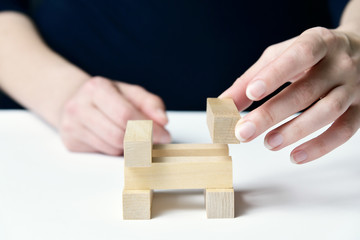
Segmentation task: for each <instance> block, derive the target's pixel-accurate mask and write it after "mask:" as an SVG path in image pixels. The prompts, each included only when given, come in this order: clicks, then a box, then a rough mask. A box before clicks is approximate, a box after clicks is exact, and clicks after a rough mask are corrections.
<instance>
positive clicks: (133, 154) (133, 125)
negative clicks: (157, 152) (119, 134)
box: [124, 120, 153, 167]
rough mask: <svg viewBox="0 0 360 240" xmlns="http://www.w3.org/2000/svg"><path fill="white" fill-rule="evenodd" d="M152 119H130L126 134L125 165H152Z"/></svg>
mask: <svg viewBox="0 0 360 240" xmlns="http://www.w3.org/2000/svg"><path fill="white" fill-rule="evenodd" d="M152 133H153V122H152V121H151V120H130V121H128V122H127V125H126V131H125V136H124V160H125V167H150V166H151V161H152Z"/></svg>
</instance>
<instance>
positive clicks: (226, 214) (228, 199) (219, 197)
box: [205, 188, 235, 218]
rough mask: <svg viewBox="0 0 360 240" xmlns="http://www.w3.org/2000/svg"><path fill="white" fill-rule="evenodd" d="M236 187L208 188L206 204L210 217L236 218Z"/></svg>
mask: <svg viewBox="0 0 360 240" xmlns="http://www.w3.org/2000/svg"><path fill="white" fill-rule="evenodd" d="M234 198H235V197H234V189H233V188H231V189H206V190H205V205H206V214H207V217H208V218H234V215H235V208H234V202H235V199H234Z"/></svg>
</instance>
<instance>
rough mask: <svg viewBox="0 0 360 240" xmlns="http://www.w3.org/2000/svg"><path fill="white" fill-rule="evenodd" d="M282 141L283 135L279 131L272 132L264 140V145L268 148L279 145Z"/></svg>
mask: <svg viewBox="0 0 360 240" xmlns="http://www.w3.org/2000/svg"><path fill="white" fill-rule="evenodd" d="M283 142H284V138H283V136H282V135H281V134H279V133H274V134H271V135H270V136H269V137H268V138H267V139H266V140H265V147H267V148H268V149H273V148H276V147H278V146H280V145H281V144H282V143H283Z"/></svg>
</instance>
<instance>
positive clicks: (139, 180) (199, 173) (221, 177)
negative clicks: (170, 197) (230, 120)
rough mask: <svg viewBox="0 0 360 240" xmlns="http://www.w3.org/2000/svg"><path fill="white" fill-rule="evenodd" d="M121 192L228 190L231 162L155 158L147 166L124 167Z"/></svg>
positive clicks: (213, 159)
mask: <svg viewBox="0 0 360 240" xmlns="http://www.w3.org/2000/svg"><path fill="white" fill-rule="evenodd" d="M124 178H125V186H124V188H125V189H205V188H232V186H233V185H232V160H231V157H229V156H218V157H159V158H153V162H152V165H151V167H148V168H129V167H125V173H124Z"/></svg>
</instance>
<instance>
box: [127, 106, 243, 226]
mask: <svg viewBox="0 0 360 240" xmlns="http://www.w3.org/2000/svg"><path fill="white" fill-rule="evenodd" d="M211 101H212V100H211ZM211 101H210V105H211V106H210V107H211V108H210V109H212V113H211V115H210V117H212V120H211V121H212V122H213V123H214V124H213V125H212V126H215V127H219V126H220V127H222V126H223V127H227V128H228V129H230V128H232V127H229V126H226V122H230V123H232V122H234V121H235V119H236V118H235V114H229V115H228V117H229V118H231V120H230V121H225V120H224V119H225V118H226V116H225V115H224V114H223V115H221V114H220V116H222V118H218V113H219V112H220V113H222V112H221V111H220V110H219V108H218V106H219V105H216V107H215V108H214V107H213V106H214V104H213V102H211ZM227 103H229V104H230V103H231V101H229V100H226V103H225V104H224V105H226V104H227ZM232 103H233V102H232ZM208 104H209V101H208ZM228 108H229V109H230V107H228ZM214 109H215V110H214ZM236 111H237V110H236ZM224 112H228V110H226V111H224ZM207 116H208V118H209V114H208V115H207ZM239 116H240V115H239ZM238 118H239V117H238ZM238 118H237V119H238ZM219 119H220V120H221V121H220V120H219ZM208 122H209V120H208ZM219 123H222V124H220V125H219ZM235 124H236V123H235ZM209 127H210V125H209ZM217 132H219V131H217ZM220 132H221V131H220ZM224 133H225V134H223V135H224V136H222V137H220V138H221V139H222V142H224V141H229V142H228V143H230V142H231V143H232V142H233V139H232V138H231V137H230V134H229V130H226V131H224ZM221 134H222V133H221ZM221 134H220V135H221ZM151 138H152V121H142V120H133V121H128V123H127V127H126V133H125V137H124V158H125V168H124V190H123V218H124V219H129V220H130V219H134V220H135V219H150V218H151V204H152V192H153V190H158V189H204V190H205V191H204V193H205V205H206V213H207V217H208V218H233V217H234V189H233V177H232V159H231V157H230V156H229V148H228V145H227V143H221V144H220V143H212V144H154V145H153V144H152V139H151ZM213 139H214V138H213Z"/></svg>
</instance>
